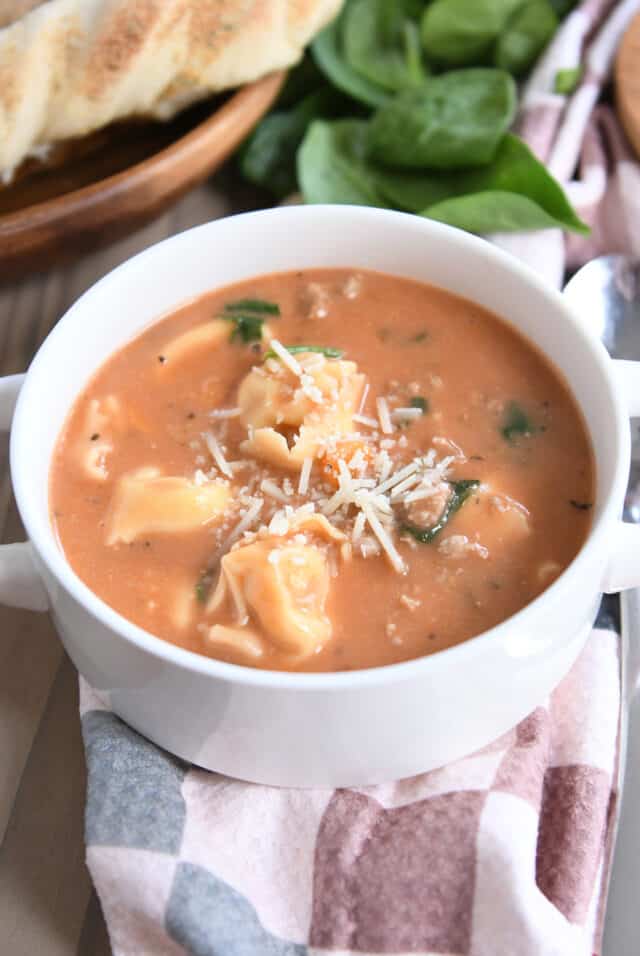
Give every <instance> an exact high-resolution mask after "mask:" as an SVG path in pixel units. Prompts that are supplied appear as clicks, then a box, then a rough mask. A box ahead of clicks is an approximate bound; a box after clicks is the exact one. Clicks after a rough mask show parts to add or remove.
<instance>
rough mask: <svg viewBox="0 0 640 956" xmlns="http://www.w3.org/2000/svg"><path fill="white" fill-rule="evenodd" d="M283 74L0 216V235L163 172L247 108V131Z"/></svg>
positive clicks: (37, 224) (264, 79)
mask: <svg viewBox="0 0 640 956" xmlns="http://www.w3.org/2000/svg"><path fill="white" fill-rule="evenodd" d="M285 75H286V71H285V70H278V71H276V72H273V73H269V74H267V76H263V77H261V78H260V79H258V80H254V81H253V82H252V83H249V84H247V85H246V86H243V87H241V88H240V89H239V90H237V91H236V92H234V93H233V94H232V95H231V96H230V98H229V99H228V100H227V101H226V102H225V103H223V104H222V105H221V106H220V107H219V108H218V109H216V110H215V111H214V112H213V113H212V114H211V116H208V117H207V118H206V119H205V120H203V121H202V122H201V123H199V124H198V125H197V126H195V127H194V128H193V129H192V130H189V132H188V133H185V134H184V136H181V137H180V138H179V139H177V140H175V141H174V142H173V143H170V144H169V145H168V146H165V147H164V148H163V149H161V150H158V152H157V153H153V154H152V155H151V156H147V157H146V158H145V159H143V160H141V161H140V162H138V163H134V164H133V165H132V166H128V167H127V168H126V169H123V170H121V171H120V172H119V173H114V174H113V175H111V176H107V177H106V178H104V179H99V180H98V181H97V182H95V183H90V184H89V185H88V186H83V187H82V188H81V189H74V190H72V191H71V192H68V193H63V194H62V195H61V196H54V197H53V198H52V199H47V200H45V201H44V202H39V203H34V204H33V205H30V206H24V207H23V208H22V209H18V210H16V211H14V212H10V213H7V214H6V215H4V216H0V235H4V236H5V237H6V236H7V235H8V234H10V233H12V232H16V231H21V230H22V229H24V228H25V226H26V221H25V220H26V217H27V216H28V220H29V223H28V228H29V230H32V229H34V228H38V227H40V226H43V225H46V224H47V223H49V222H52V221H54V220H55V219H56V218H58V216H60V215H62V214H64V215H65V217H68V216H69V215H72V214H73V213H74V211H75V210H76V209H78V210H79V209H81V208H82V210H83V211H84V210H86V207H87V205H88V204H91V202H92V201H96V200H100V199H102V198H103V196H104V194H105V193H109V194H110V195H111V196H113V194H114V193H117V192H119V191H120V190H121V189H123V188H124V189H126V190H130V189H134V188H136V186H140V185H142V184H143V183H145V182H147V181H149V180H150V179H151V178H153V176H154V175H158V174H161V173H162V172H166V171H167V167H171V166H172V165H173V164H175V163H176V162H177V161H179V160H181V159H182V158H183V155H184V153H185V152H188V151H189V149H190V148H191V147H192V146H195V145H197V146H199V147H201V146H202V145H203V141H204V142H206V141H207V140H211V139H215V138H216V137H217V136H218V134H219V132H220V127H224V124H225V123H226V122H227V121H228V120H229V119H230V118H231V117H233V116H235V115H237V114H241V113H242V112H243V111H244V110H246V112H247V123H246V128H247V130H246V131H247V133H248V132H249V130H250V129H251V127H252V126H253V124H254V122H255V110H256V106H257V105H258V104H259V103H260V102H262V101H264V102H269V101H271V100H272V99H274V98H275V95H277V92H278V89H279V87H280V86H281V85H282V83H283V82H284V78H285ZM253 101H256V103H253ZM250 105H252V106H253V109H249V108H248V107H249V106H250Z"/></svg>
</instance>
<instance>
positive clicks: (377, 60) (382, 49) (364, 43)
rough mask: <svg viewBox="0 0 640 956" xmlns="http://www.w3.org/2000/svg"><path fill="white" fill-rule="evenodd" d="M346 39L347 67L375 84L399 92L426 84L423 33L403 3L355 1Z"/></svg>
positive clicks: (348, 15)
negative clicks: (407, 12)
mask: <svg viewBox="0 0 640 956" xmlns="http://www.w3.org/2000/svg"><path fill="white" fill-rule="evenodd" d="M342 39H343V44H344V55H345V58H346V61H347V63H348V64H349V65H350V66H351V67H352V68H353V69H354V70H355V71H356V72H357V73H359V74H360V75H361V76H363V77H365V78H366V79H367V80H369V81H370V82H371V83H375V84H377V85H378V86H381V87H383V88H384V89H385V90H390V91H395V90H403V89H406V88H407V87H412V86H420V85H421V84H422V83H423V82H424V79H425V75H426V72H425V66H424V63H423V60H422V49H421V44H420V31H419V28H418V25H417V23H416V22H415V21H414V20H412V19H411V18H410V17H408V16H407V15H406V12H405V7H404V3H403V2H402V0H352V2H351V3H350V4H348V5H347V8H346V10H345V14H344V25H343V29H342Z"/></svg>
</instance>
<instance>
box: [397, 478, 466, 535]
mask: <svg viewBox="0 0 640 956" xmlns="http://www.w3.org/2000/svg"><path fill="white" fill-rule="evenodd" d="M449 484H450V485H451V494H450V495H449V499H448V501H447V503H446V505H445V506H444V510H443V512H442V514H441V515H440V517H439V518H438V520H437V521H436V522H435V524H432V525H430V526H429V527H428V528H421V527H420V526H419V525H416V524H412V523H411V522H408V521H405V522H403V523H402V524H401V526H400V532H401V533H402V532H405V533H406V534H410V535H411V537H412V538H415V539H416V541H419V542H420V543H421V544H431V542H432V541H433V540H434V538H436V537H437V536H438V535H439V534H440V532H441V531H442V530H443V529H444V528H445V527H446V525H447V524H448V522H449V521H450V520H451V518H452V517H453V516H454V514H455V513H456V512H457V511H459V510H460V508H462V506H463V504H464V503H465V501H466V500H467V498H469V497H470V496H471V494H472V493H473V491H474V490H475V489H476V488H477V487H478V486H479V484H480V482H479V481H478V480H477V479H475V478H465V479H464V480H462V481H450V482H449Z"/></svg>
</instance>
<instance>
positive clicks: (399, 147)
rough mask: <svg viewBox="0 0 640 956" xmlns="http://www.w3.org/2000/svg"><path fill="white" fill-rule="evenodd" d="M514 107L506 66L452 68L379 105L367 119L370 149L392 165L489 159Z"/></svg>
mask: <svg viewBox="0 0 640 956" xmlns="http://www.w3.org/2000/svg"><path fill="white" fill-rule="evenodd" d="M515 110H516V89H515V84H514V82H513V79H512V78H511V76H510V75H509V74H508V73H505V72H504V71H502V70H492V69H483V68H478V69H469V70H452V71H450V72H449V73H443V74H442V75H441V76H437V77H432V78H430V79H429V80H428V81H427V83H426V84H425V86H424V87H421V88H420V89H415V90H405V91H404V92H402V93H400V94H399V95H398V96H396V97H394V98H393V99H391V100H389V101H387V102H386V103H385V104H384V105H383V106H381V107H380V108H379V109H378V111H377V112H376V114H375V115H374V117H373V119H372V120H371V122H370V124H369V153H370V155H371V157H372V158H373V159H374V160H376V161H377V162H380V163H385V164H387V165H390V166H398V167H409V168H427V169H453V168H462V167H469V166H481V165H484V164H486V163H489V162H491V160H492V159H493V157H494V155H495V152H496V150H497V148H498V145H499V143H500V141H501V139H502V137H503V136H504V134H505V132H506V131H507V129H508V128H509V126H510V125H511V122H512V120H513V117H514V114H515Z"/></svg>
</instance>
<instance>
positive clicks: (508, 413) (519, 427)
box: [500, 402, 536, 445]
mask: <svg viewBox="0 0 640 956" xmlns="http://www.w3.org/2000/svg"><path fill="white" fill-rule="evenodd" d="M500 430H501V432H502V437H503V438H504V439H505V440H506V441H508V442H509V443H510V444H511V445H513V444H514V442H515V441H516V440H517V439H518V438H525V437H527V436H528V435H533V433H534V432H535V430H536V429H535V426H534V425H533V424H532V422H531V419H530V418H529V416H528V415H527V413H526V412H525V410H524V409H523V408H522V407H521V406H520V405H518V403H517V402H509V404H508V405H507V408H506V410H505V415H504V421H503V425H502V428H501V429H500Z"/></svg>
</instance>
